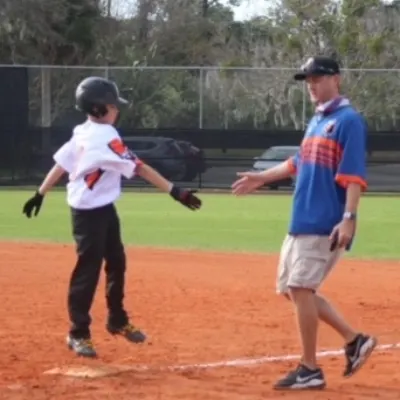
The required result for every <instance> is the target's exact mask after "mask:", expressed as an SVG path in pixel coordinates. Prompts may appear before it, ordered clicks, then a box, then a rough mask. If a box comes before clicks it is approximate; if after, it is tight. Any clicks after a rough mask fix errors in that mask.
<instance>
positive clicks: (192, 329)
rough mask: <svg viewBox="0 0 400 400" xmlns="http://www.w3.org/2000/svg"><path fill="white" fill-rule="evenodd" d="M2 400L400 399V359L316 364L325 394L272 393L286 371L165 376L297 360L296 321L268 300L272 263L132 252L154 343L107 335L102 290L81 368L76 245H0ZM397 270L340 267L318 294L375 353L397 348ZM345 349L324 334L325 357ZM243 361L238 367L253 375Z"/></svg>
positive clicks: (133, 284)
mask: <svg viewBox="0 0 400 400" xmlns="http://www.w3.org/2000/svg"><path fill="white" fill-rule="evenodd" d="M0 255H1V265H2V267H1V274H0V287H1V293H0V304H1V310H2V311H1V315H0V347H1V356H0V399H7V400H17V399H18V400H28V399H32V400H45V399H46V400H47V399H49V400H59V399H62V400H66V399H71V400H72V399H74V400H78V399H85V400H90V399H96V400H103V399H144V400H147V399H149V400H150V399H152V400H154V399H162V400H170V399H171V400H172V399H174V400H177V399H185V400H186V399H187V400H207V399H213V400H214V399H215V400H225V399H226V400H228V399H229V400H239V399H240V400H258V399H280V398H286V399H296V400H297V399H307V400H314V399H321V400H322V399H323V400H331V399H332V400H336V399H347V400H350V399H352V400H353V399H357V400H361V399H372V398H374V397H376V398H379V399H381V400H382V399H399V397H400V372H399V366H400V351H396V350H394V349H388V350H386V351H381V352H379V351H377V352H376V353H375V354H374V355H373V356H372V358H371V360H370V361H369V363H368V364H367V365H366V366H365V368H364V369H363V370H362V371H360V372H359V373H358V374H357V375H355V376H354V377H353V378H351V379H349V380H344V379H342V377H341V373H342V369H343V365H344V360H343V357H342V356H341V355H338V356H330V357H324V358H321V359H320V361H321V365H322V366H323V367H324V369H325V374H326V378H327V381H328V388H327V389H326V390H325V391H324V392H315V393H310V392H304V393H277V392H273V391H272V390H271V385H272V384H273V383H274V381H275V380H276V379H277V378H278V377H280V376H281V374H282V373H284V372H286V371H287V368H289V367H290V366H292V365H294V363H295V362H296V360H293V361H282V360H277V361H272V360H271V359H270V358H264V359H262V360H259V361H260V363H259V364H255V365H239V366H237V365H236V366H215V365H211V366H209V367H208V368H203V369H199V368H193V369H190V368H185V369H182V370H174V371H171V370H168V369H163V368H164V367H167V366H176V365H192V364H198V363H214V362H219V361H229V360H235V359H249V360H251V359H257V358H260V357H264V356H278V357H279V356H284V355H287V354H292V355H295V354H298V351H299V348H298V344H297V336H296V331H295V329H294V327H295V325H294V320H293V311H292V308H291V305H290V303H289V302H286V301H285V300H282V299H281V298H279V297H278V296H276V295H275V293H274V281H275V266H276V261H277V259H276V257H274V256H265V255H252V254H248V255H245V254H221V253H208V252H207V253H206V252H204V253H202V252H194V251H187V252H186V251H172V250H156V249H129V250H128V256H129V272H128V276H127V293H126V306H127V308H128V309H129V311H130V313H131V315H132V316H133V319H134V322H135V323H136V324H137V325H138V326H140V327H141V328H143V329H144V331H145V332H146V333H147V334H148V335H149V342H148V343H147V344H146V345H130V344H129V343H127V342H125V341H124V340H122V339H115V338H113V337H110V336H109V335H108V334H107V333H106V332H105V329H104V323H105V317H106V312H105V302H104V281H103V279H102V282H101V286H100V287H99V291H98V294H97V298H96V302H95V306H94V309H93V311H92V316H93V319H94V321H93V327H92V334H93V339H94V342H95V345H96V348H97V350H98V352H99V355H100V358H99V359H98V360H95V361H84V360H80V359H77V358H76V357H74V356H73V354H71V353H70V352H69V351H68V349H67V348H66V346H65V335H66V332H67V329H68V320H67V313H66V307H65V306H66V288H67V283H68V279H69V274H70V271H71V269H72V267H73V264H74V261H75V257H74V251H73V248H72V247H71V246H63V245H45V244H18V243H3V244H1V245H0ZM399 276H400V262H383V261H381V262H377V261H376V262H371V261H358V262H356V261H342V262H341V264H340V265H339V266H338V268H337V269H336V270H335V271H334V272H333V274H332V276H331V277H330V279H329V281H328V282H327V284H326V286H325V288H324V289H323V291H324V292H325V293H326V294H327V295H329V296H330V297H331V298H332V300H333V301H335V302H336V303H337V304H338V305H339V306H340V307H341V309H342V311H343V312H344V313H345V314H346V315H347V316H349V317H350V318H351V320H352V321H354V323H355V324H356V326H358V327H360V328H361V327H362V328H363V329H367V330H368V331H370V332H373V333H374V334H376V335H377V336H378V338H379V341H380V343H381V344H395V343H397V342H400V318H399V315H400V314H399V310H400V291H399ZM341 346H342V343H341V340H340V338H339V337H338V336H337V335H336V334H334V333H333V332H331V331H330V330H329V329H328V328H326V327H325V326H321V330H320V343H319V347H320V349H321V350H324V349H330V350H335V349H336V350H337V349H340V347H341ZM249 363H250V362H243V364H249ZM77 366H89V367H92V369H93V368H94V369H95V368H97V367H100V366H101V367H103V370H104V368H105V367H107V366H108V368H111V367H112V366H117V367H119V366H126V367H133V366H141V367H146V368H147V369H143V370H141V371H140V370H134V371H132V370H130V371H125V372H124V373H120V374H118V375H115V376H107V377H101V378H96V379H84V378H73V377H68V376H62V375H46V374H44V372H45V371H48V370H51V369H54V368H71V367H77Z"/></svg>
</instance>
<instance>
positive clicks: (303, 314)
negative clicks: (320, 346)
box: [290, 287, 318, 370]
mask: <svg viewBox="0 0 400 400" xmlns="http://www.w3.org/2000/svg"><path fill="white" fill-rule="evenodd" d="M290 297H291V299H292V301H293V303H294V304H295V306H296V314H297V324H298V328H299V333H300V339H301V343H302V346H303V358H302V363H303V364H304V365H305V366H306V367H307V368H309V369H311V370H314V369H317V333H318V309H317V303H316V301H315V294H314V292H313V291H312V290H310V289H304V288H294V287H291V288H290Z"/></svg>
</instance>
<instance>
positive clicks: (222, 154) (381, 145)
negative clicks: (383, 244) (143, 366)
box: [0, 121, 400, 192]
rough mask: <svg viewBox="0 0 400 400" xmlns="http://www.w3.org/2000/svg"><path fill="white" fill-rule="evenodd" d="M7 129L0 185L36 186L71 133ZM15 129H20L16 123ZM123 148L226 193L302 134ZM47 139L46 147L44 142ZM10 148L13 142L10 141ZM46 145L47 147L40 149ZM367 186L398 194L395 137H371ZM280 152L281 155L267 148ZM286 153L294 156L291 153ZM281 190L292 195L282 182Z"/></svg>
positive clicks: (140, 140) (399, 148) (134, 140)
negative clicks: (246, 173)
mask: <svg viewBox="0 0 400 400" xmlns="http://www.w3.org/2000/svg"><path fill="white" fill-rule="evenodd" d="M9 123H11V128H9V129H10V130H9V132H10V135H11V136H12V134H11V132H14V135H15V138H16V142H17V143H19V145H16V146H12V147H11V149H10V148H8V149H7V151H5V150H4V149H3V151H4V154H5V155H6V157H4V158H3V160H2V168H1V173H0V184H2V185H32V184H34V185H36V184H38V183H39V182H40V181H41V180H42V179H43V177H44V175H45V173H46V172H47V171H48V169H49V168H50V167H51V166H52V163H53V161H52V154H53V153H54V152H55V151H56V150H57V149H58V147H60V146H61V145H62V144H63V143H64V142H65V141H67V140H68V139H69V138H70V136H71V133H72V129H71V127H62V128H60V127H57V128H55V127H53V128H47V129H46V128H32V127H31V128H29V129H22V130H18V129H14V130H13V131H12V130H11V129H12V128H13V126H12V121H11V122H9ZM15 126H16V127H19V126H22V125H21V123H20V122H18V123H17V122H15ZM121 135H122V136H123V137H124V139H125V141H126V143H127V145H128V146H129V147H130V148H131V149H132V150H133V151H135V152H136V153H137V154H138V156H139V157H140V158H142V159H143V160H144V161H145V162H148V163H149V164H150V165H152V166H153V167H154V168H155V169H157V170H158V171H159V172H160V173H162V174H163V175H164V176H166V177H167V178H169V179H171V180H172V181H175V182H182V183H184V184H185V185H190V186H191V187H199V188H228V187H230V185H231V184H232V182H233V181H234V180H235V179H236V172H238V171H248V170H252V169H255V168H261V169H262V168H264V167H269V166H271V163H272V164H273V163H276V162H279V161H280V160H283V159H284V158H285V157H286V156H287V155H288V154H290V152H289V153H285V152H286V151H287V150H288V149H289V150H290V148H291V146H297V145H298V144H299V143H300V141H301V138H302V132H300V131H298V132H296V131H289V132H285V131H281V132H277V131H274V132H262V131H247V132H245V131H229V130H191V131H176V130H172V129H170V130H161V131H156V130H151V131H146V130H130V129H122V130H121ZM44 137H46V138H50V140H49V141H47V140H43V138H44ZM11 143H12V141H11ZM44 143H47V145H46V146H44ZM368 143H369V148H368V150H369V155H368V181H369V190H370V191H381V192H397V191H399V192H400V137H399V135H398V134H397V133H393V132H392V133H373V134H370V135H369V140H368ZM274 146H279V147H281V146H283V149H284V153H282V151H283V150H282V149H281V150H279V149H278V150H276V151H274V152H272V156H271V153H265V151H266V150H267V149H268V148H271V147H274ZM290 151H293V149H292V150H290ZM281 153H282V154H283V155H282V154H281ZM123 183H124V185H126V186H143V182H141V181H140V179H135V180H133V181H127V180H124V182H123ZM281 188H282V189H284V188H286V189H290V185H288V182H286V183H285V184H284V185H282V186H281Z"/></svg>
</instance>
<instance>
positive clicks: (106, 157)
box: [53, 120, 141, 209]
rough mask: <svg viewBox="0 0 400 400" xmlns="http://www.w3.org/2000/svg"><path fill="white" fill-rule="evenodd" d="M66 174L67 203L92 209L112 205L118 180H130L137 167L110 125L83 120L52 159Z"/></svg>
mask: <svg viewBox="0 0 400 400" xmlns="http://www.w3.org/2000/svg"><path fill="white" fill-rule="evenodd" d="M53 158H54V161H55V162H56V163H57V164H58V165H60V166H61V167H62V168H63V169H65V170H66V171H67V172H68V174H69V182H68V184H67V203H68V204H69V205H70V206H71V207H73V208H77V209H93V208H97V207H102V206H104V205H107V204H110V203H113V202H114V201H115V200H117V199H118V197H119V196H120V194H121V178H122V176H124V177H126V178H132V177H133V176H134V175H135V170H136V167H137V166H138V165H140V163H141V162H140V160H138V159H137V158H136V157H135V155H134V154H133V153H132V152H130V151H129V149H128V148H127V147H126V146H125V145H124V143H123V141H122V139H121V137H120V136H119V134H118V132H117V131H116V129H115V128H114V127H113V126H112V125H106V124H98V123H96V122H93V121H91V120H87V121H86V122H85V123H83V124H81V125H77V126H76V127H75V129H74V131H73V135H72V138H71V139H70V140H69V141H68V142H67V143H65V144H64V145H63V146H62V147H61V148H60V149H59V150H58V151H57V152H56V153H55V154H54V156H53Z"/></svg>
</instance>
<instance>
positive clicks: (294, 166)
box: [286, 150, 300, 175]
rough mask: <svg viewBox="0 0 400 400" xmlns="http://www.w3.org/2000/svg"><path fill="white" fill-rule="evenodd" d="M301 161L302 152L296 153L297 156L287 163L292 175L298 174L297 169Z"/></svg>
mask: <svg viewBox="0 0 400 400" xmlns="http://www.w3.org/2000/svg"><path fill="white" fill-rule="evenodd" d="M299 159H300V150H299V151H297V152H296V154H295V155H294V156H292V157H290V158H289V159H288V160H287V161H286V163H287V166H288V167H289V171H290V173H291V174H292V175H295V174H296V172H297V168H298V165H299Z"/></svg>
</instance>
